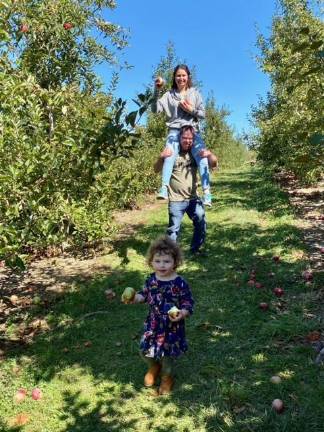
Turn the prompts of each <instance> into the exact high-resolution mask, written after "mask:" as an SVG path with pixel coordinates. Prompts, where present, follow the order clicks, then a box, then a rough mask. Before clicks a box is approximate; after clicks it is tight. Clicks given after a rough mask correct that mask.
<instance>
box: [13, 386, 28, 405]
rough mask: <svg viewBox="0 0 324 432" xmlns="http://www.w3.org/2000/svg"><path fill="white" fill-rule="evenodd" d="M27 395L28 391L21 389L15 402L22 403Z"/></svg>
mask: <svg viewBox="0 0 324 432" xmlns="http://www.w3.org/2000/svg"><path fill="white" fill-rule="evenodd" d="M26 395H27V390H26V389H24V388H20V389H19V390H18V391H17V393H16V394H15V401H16V402H21V401H23V400H24V399H25V397H26Z"/></svg>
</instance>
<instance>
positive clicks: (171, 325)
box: [122, 236, 194, 395]
mask: <svg viewBox="0 0 324 432" xmlns="http://www.w3.org/2000/svg"><path fill="white" fill-rule="evenodd" d="M147 262H148V264H149V265H150V266H151V267H152V268H153V270H154V273H152V274H151V275H150V276H149V277H148V278H147V279H146V282H145V285H144V288H143V290H142V291H139V292H138V293H136V294H135V293H134V297H133V298H132V299H130V300H129V301H125V300H123V298H122V300H123V301H124V303H148V306H149V314H148V316H147V318H146V320H145V322H144V333H143V336H142V338H141V342H140V351H141V356H142V357H143V359H144V360H145V362H146V363H147V364H148V371H147V373H146V375H145V377H144V385H145V386H146V387H152V386H153V385H154V384H155V383H156V380H157V378H158V377H159V376H160V377H161V383H160V387H159V390H158V393H159V394H161V395H162V394H168V393H170V392H171V390H172V387H173V384H174V375H173V367H174V361H175V359H176V358H178V357H179V356H180V355H181V354H183V353H184V352H185V351H187V349H188V346H187V342H186V338H185V318H186V317H187V316H189V315H190V314H192V312H193V305H194V301H193V298H192V294H191V290H190V288H189V286H188V284H187V282H186V281H185V280H184V279H183V278H182V277H181V276H179V275H178V274H177V273H176V269H177V267H178V266H179V265H180V264H181V262H182V254H181V250H180V248H179V246H178V245H177V244H176V243H175V242H174V241H173V240H171V239H170V238H169V237H168V236H162V237H160V238H158V239H157V240H155V241H154V242H153V243H152V244H151V246H150V248H149V250H148V254H147ZM172 308H173V309H172ZM171 309H172V311H171V313H170V314H169V311H170V310H171ZM177 309H178V310H177Z"/></svg>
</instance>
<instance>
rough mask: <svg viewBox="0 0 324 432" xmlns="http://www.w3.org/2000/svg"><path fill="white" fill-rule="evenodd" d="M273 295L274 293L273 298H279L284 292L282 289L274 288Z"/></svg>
mask: <svg viewBox="0 0 324 432" xmlns="http://www.w3.org/2000/svg"><path fill="white" fill-rule="evenodd" d="M273 293H274V295H275V296H277V297H281V296H283V295H284V293H285V292H284V290H283V289H282V288H279V287H277V288H275V289H274V290H273Z"/></svg>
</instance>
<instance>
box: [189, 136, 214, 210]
mask: <svg viewBox="0 0 324 432" xmlns="http://www.w3.org/2000/svg"><path fill="white" fill-rule="evenodd" d="M205 149H206V146H205V143H204V141H203V139H202V137H201V135H200V133H198V132H196V134H195V141H194V145H193V147H192V149H191V154H192V155H193V157H194V158H195V161H196V163H197V165H198V170H199V174H200V179H201V187H202V190H203V194H204V195H203V203H204V204H205V205H207V206H211V194H210V182H209V166H208V159H207V158H202V157H201V156H200V154H199V153H200V151H201V150H205Z"/></svg>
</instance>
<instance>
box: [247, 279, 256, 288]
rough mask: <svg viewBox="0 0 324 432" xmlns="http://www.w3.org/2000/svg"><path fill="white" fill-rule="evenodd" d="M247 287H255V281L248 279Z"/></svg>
mask: <svg viewBox="0 0 324 432" xmlns="http://www.w3.org/2000/svg"><path fill="white" fill-rule="evenodd" d="M247 284H248V285H249V286H254V285H255V280H254V279H250V280H248V283H247Z"/></svg>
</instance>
